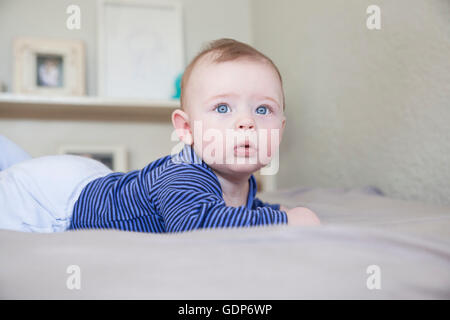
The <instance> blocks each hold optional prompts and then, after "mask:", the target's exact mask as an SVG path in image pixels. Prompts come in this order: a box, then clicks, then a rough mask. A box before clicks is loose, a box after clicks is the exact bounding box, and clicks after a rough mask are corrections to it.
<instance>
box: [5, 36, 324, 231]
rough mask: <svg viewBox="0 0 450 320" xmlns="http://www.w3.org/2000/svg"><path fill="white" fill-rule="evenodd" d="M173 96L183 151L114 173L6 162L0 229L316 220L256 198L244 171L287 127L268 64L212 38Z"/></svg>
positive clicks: (58, 159) (181, 227)
mask: <svg viewBox="0 0 450 320" xmlns="http://www.w3.org/2000/svg"><path fill="white" fill-rule="evenodd" d="M180 100H181V101H180V102H181V109H177V110H175V111H174V112H173V114H172V123H173V125H174V128H175V130H176V132H177V134H178V136H179V138H180V140H181V141H182V142H183V147H182V150H181V151H180V152H179V153H177V154H174V155H168V156H166V157H163V158H160V159H158V160H155V161H153V162H151V163H150V164H148V165H147V166H146V167H144V168H143V169H142V170H135V171H131V172H128V173H120V172H112V171H111V170H109V169H108V168H107V167H105V166H104V165H103V164H101V163H100V162H98V161H95V160H92V159H87V158H82V157H78V156H70V155H59V156H46V157H40V158H36V159H28V160H26V156H22V159H21V160H25V161H21V162H19V163H15V164H13V165H8V166H9V167H8V168H6V169H4V170H3V171H0V228H3V229H12V230H19V231H34V232H56V231H65V230H74V229H90V228H102V229H107V228H112V229H120V230H127V231H141V232H180V231H189V230H195V229H201V228H223V227H247V226H258V225H271V224H286V223H288V224H289V225H318V224H320V222H319V219H318V218H317V216H316V215H315V214H314V213H313V212H312V211H311V210H309V209H307V208H302V207H297V208H293V209H287V208H285V207H283V206H280V205H278V204H268V203H264V202H262V201H260V200H259V199H258V198H256V197H255V194H256V191H257V189H256V181H255V178H254V176H253V175H252V174H253V173H254V172H256V171H258V170H259V169H261V168H263V167H265V166H267V165H268V164H269V163H270V161H271V159H272V158H273V155H277V154H278V146H279V143H280V141H281V137H282V133H283V130H284V127H285V121H286V120H285V116H284V93H283V87H282V80H281V76H280V73H279V71H278V69H277V67H276V66H275V65H274V63H273V62H272V61H271V60H270V59H269V58H267V57H266V56H264V55H263V54H262V53H260V52H258V51H257V50H255V49H254V48H252V47H250V46H248V45H246V44H244V43H241V42H238V41H235V40H231V39H220V40H216V41H213V42H211V43H210V44H209V45H208V46H207V47H206V48H205V49H204V50H203V51H202V52H200V53H199V54H198V55H197V56H196V57H195V59H194V60H193V61H192V62H191V63H190V64H189V66H188V67H187V68H186V70H185V72H184V75H183V78H182V84H181V97H180ZM230 137H231V138H230ZM0 138H1V137H0ZM3 140H4V141H6V140H5V138H3ZM230 140H231V142H230ZM0 142H1V141H0ZM8 143H9V145H10V147H9V148H8V149H9V150H11V149H14V148H13V147H11V145H12V143H10V142H8ZM4 144H6V143H5V142H4ZM1 148H2V147H1V144H0V157H2V156H3V157H5V156H6V154H7V153H8V152H7V151H5V150H1ZM16 149H18V148H16ZM13 153H14V154H21V155H22V154H23V153H21V151H17V150H15V152H11V153H10V154H13ZM1 154H3V155H1ZM24 157H25V159H24ZM4 162H7V161H4ZM9 162H14V161H11V160H10V161H9ZM0 164H1V159H0ZM0 169H1V168H0Z"/></svg>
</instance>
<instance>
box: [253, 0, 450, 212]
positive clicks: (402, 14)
mask: <svg viewBox="0 0 450 320" xmlns="http://www.w3.org/2000/svg"><path fill="white" fill-rule="evenodd" d="M370 4H377V5H379V6H380V7H381V19H382V29H381V30H379V31H369V30H368V29H367V28H366V17H367V14H366V8H367V6H368V5H370ZM252 14H253V16H252V21H253V30H254V36H253V37H254V43H255V45H256V47H257V48H258V49H260V50H262V51H263V52H265V53H266V54H267V55H269V56H270V57H272V58H273V60H274V61H275V63H277V64H278V66H279V68H280V69H281V73H282V74H283V76H284V80H285V89H286V99H287V106H286V107H287V117H288V120H287V129H286V136H285V141H284V142H283V144H282V150H281V153H282V156H281V163H280V173H279V183H278V185H279V186H281V187H291V186H298V185H304V186H315V187H354V186H363V185H375V186H378V187H380V188H381V189H382V190H383V191H384V192H385V193H387V194H388V195H390V196H393V197H398V198H403V199H416V200H421V201H426V202H432V203H440V204H450V58H449V57H450V19H449V18H450V1H448V0H429V1H423V0H395V1H394V0H378V1H375V2H374V1H371V0H333V1H324V0H318V1H297V0H278V1H272V0H254V1H253V2H252Z"/></svg>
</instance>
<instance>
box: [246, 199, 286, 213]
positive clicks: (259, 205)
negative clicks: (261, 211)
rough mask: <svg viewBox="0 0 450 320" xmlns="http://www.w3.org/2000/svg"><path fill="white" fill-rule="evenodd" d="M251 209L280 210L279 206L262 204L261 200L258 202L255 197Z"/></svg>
mask: <svg viewBox="0 0 450 320" xmlns="http://www.w3.org/2000/svg"><path fill="white" fill-rule="evenodd" d="M252 208H253V209H255V208H272V209H274V210H280V205H279V204H270V203H267V202H262V201H261V200H259V199H258V198H256V197H255V199H254V200H253V207H252Z"/></svg>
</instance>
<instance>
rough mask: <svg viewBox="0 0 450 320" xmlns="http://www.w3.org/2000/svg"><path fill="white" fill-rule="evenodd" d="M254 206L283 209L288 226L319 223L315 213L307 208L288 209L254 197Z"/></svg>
mask: <svg viewBox="0 0 450 320" xmlns="http://www.w3.org/2000/svg"><path fill="white" fill-rule="evenodd" d="M253 206H254V207H270V208H273V209H275V210H280V211H284V212H286V213H287V216H288V224H289V225H290V226H315V225H320V220H319V218H318V217H317V215H316V214H315V213H314V212H313V211H311V210H310V209H308V208H304V207H296V208H292V209H289V208H287V207H285V206H283V205H279V204H269V203H267V202H262V201H261V200H259V199H258V198H255V200H254V202H253Z"/></svg>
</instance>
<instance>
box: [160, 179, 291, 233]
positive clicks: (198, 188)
mask: <svg viewBox="0 0 450 320" xmlns="http://www.w3.org/2000/svg"><path fill="white" fill-rule="evenodd" d="M193 177H195V179H193ZM181 182H182V183H181ZM215 185H217V182H215V181H214V179H213V178H212V177H208V176H205V174H199V173H198V172H197V173H196V175H193V174H187V173H186V172H185V173H183V174H177V175H176V177H172V178H171V179H166V181H164V182H163V183H161V187H160V192H159V193H158V207H159V208H158V209H159V214H160V215H161V216H162V218H163V220H164V223H165V228H166V232H180V231H190V230H195V229H201V228H223V227H247V226H260V225H271V224H286V223H287V215H286V213H285V212H284V211H280V210H276V209H274V208H272V207H258V208H255V209H253V208H252V209H247V208H246V207H245V206H241V207H227V206H226V204H225V201H224V200H223V197H222V196H219V194H220V193H218V192H217V189H215V188H214V186H215ZM216 188H217V186H216Z"/></svg>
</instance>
